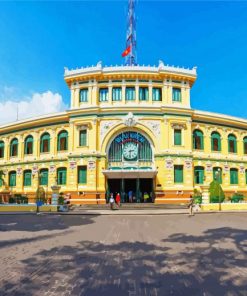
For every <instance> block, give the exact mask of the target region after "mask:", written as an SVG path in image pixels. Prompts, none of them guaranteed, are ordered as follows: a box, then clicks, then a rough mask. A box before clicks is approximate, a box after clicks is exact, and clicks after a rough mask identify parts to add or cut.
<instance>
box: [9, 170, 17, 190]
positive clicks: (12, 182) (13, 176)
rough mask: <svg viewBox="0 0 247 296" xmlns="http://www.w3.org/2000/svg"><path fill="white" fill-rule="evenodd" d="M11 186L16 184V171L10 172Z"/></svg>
mask: <svg viewBox="0 0 247 296" xmlns="http://www.w3.org/2000/svg"><path fill="white" fill-rule="evenodd" d="M9 186H10V187H14V186H16V171H11V172H9Z"/></svg>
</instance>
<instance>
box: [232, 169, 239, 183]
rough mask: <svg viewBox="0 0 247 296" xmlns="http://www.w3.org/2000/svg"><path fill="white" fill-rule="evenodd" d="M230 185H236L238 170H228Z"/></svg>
mask: <svg viewBox="0 0 247 296" xmlns="http://www.w3.org/2000/svg"><path fill="white" fill-rule="evenodd" d="M230 184H231V185H234V184H238V169H230Z"/></svg>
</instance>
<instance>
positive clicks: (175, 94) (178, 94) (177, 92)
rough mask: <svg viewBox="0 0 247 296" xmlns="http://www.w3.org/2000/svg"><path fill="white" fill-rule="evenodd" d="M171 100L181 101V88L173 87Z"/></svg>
mask: <svg viewBox="0 0 247 296" xmlns="http://www.w3.org/2000/svg"><path fill="white" fill-rule="evenodd" d="M172 100H173V102H181V101H182V99H181V89H180V88H176V87H173V89H172Z"/></svg>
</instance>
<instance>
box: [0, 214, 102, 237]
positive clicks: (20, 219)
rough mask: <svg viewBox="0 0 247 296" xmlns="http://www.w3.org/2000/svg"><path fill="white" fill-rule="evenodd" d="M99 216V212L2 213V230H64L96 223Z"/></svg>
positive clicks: (0, 225) (0, 218)
mask: <svg viewBox="0 0 247 296" xmlns="http://www.w3.org/2000/svg"><path fill="white" fill-rule="evenodd" d="M97 216H98V215H97V214H96V215H90V216H89V215H84V216H82V215H81V216H73V215H58V214H43V213H42V214H40V215H36V214H33V215H0V232H1V231H31V232H36V231H40V230H48V231H49V230H63V229H68V228H70V227H72V226H79V225H87V224H91V223H94V222H95V221H94V218H95V217H97ZM10 217H11V218H10ZM10 221H11V222H10Z"/></svg>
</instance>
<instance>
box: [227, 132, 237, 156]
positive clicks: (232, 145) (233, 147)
mask: <svg viewBox="0 0 247 296" xmlns="http://www.w3.org/2000/svg"><path fill="white" fill-rule="evenodd" d="M228 152H231V153H237V139H236V137H235V136H234V135H233V134H230V135H228Z"/></svg>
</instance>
